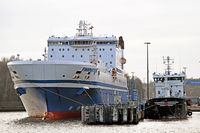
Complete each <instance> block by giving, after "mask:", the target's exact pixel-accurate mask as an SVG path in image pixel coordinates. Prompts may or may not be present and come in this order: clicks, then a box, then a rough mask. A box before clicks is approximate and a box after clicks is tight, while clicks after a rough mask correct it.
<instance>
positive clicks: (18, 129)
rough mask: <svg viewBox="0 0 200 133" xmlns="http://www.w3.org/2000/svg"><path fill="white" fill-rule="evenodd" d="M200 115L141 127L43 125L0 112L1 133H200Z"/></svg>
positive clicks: (73, 123) (63, 122)
mask: <svg viewBox="0 0 200 133" xmlns="http://www.w3.org/2000/svg"><path fill="white" fill-rule="evenodd" d="M199 123H200V112H198V113H193V115H192V117H190V118H188V119H186V120H177V121H166V120H165V121H161V120H156V121H155V120H144V121H142V122H140V123H139V124H138V125H84V124H82V123H81V121H80V120H59V121H42V120H41V119H33V118H28V117H27V114H26V112H0V133H40V132H42V133H101V132H102V133H200V125H199Z"/></svg>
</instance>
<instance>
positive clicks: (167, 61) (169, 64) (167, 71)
mask: <svg viewBox="0 0 200 133" xmlns="http://www.w3.org/2000/svg"><path fill="white" fill-rule="evenodd" d="M163 64H165V65H166V66H167V68H166V70H165V74H167V75H170V73H171V69H172V68H171V65H172V64H174V59H171V58H170V57H169V56H167V58H166V59H165V58H164V57H163Z"/></svg>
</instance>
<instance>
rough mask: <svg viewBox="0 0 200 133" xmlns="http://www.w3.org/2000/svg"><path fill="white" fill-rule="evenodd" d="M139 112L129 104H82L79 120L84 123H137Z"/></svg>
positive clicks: (139, 116)
mask: <svg viewBox="0 0 200 133" xmlns="http://www.w3.org/2000/svg"><path fill="white" fill-rule="evenodd" d="M141 116H142V115H141V114H140V112H139V111H138V109H137V108H136V107H134V106H129V105H91V106H82V108H81V120H82V122H83V123H84V124H138V123H139V121H140V119H143V118H141Z"/></svg>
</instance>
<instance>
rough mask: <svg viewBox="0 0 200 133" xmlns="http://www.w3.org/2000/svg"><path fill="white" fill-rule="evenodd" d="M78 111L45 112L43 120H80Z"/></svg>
mask: <svg viewBox="0 0 200 133" xmlns="http://www.w3.org/2000/svg"><path fill="white" fill-rule="evenodd" d="M80 117H81V113H80V111H77V112H46V113H45V115H44V119H45V120H59V119H70V118H80Z"/></svg>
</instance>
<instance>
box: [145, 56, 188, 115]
mask: <svg viewBox="0 0 200 133" xmlns="http://www.w3.org/2000/svg"><path fill="white" fill-rule="evenodd" d="M163 63H164V64H165V65H166V66H167V68H166V70H165V73H164V74H158V73H155V72H154V73H153V79H154V87H155V98H152V99H150V100H147V102H146V104H145V108H146V109H145V118H148V119H162V118H177V119H184V118H187V115H191V112H189V111H188V109H187V101H186V98H185V97H186V95H185V88H184V81H185V77H186V74H185V72H180V73H172V72H171V65H172V64H173V63H174V60H173V59H171V58H170V57H169V56H168V57H167V58H166V59H165V58H164V57H163Z"/></svg>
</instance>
